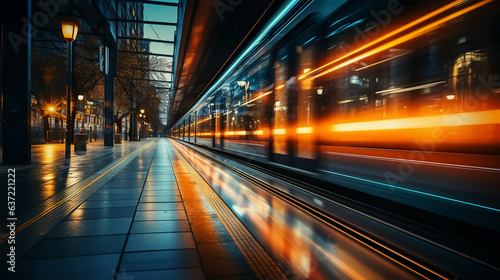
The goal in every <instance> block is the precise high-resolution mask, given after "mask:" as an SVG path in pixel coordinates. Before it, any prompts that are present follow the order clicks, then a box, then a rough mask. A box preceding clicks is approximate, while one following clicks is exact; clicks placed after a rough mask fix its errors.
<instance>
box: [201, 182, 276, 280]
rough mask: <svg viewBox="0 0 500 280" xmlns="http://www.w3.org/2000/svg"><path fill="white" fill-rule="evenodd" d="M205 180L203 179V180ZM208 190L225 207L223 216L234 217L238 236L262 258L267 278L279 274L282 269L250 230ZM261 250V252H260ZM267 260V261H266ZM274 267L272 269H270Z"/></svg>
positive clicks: (232, 222) (260, 259) (233, 225)
mask: <svg viewBox="0 0 500 280" xmlns="http://www.w3.org/2000/svg"><path fill="white" fill-rule="evenodd" d="M202 180H203V179H202ZM207 188H208V192H209V193H210V196H211V197H215V199H216V200H217V201H219V203H218V205H223V206H222V208H223V210H222V211H224V212H223V214H224V215H225V216H226V217H227V216H228V215H229V216H231V217H233V218H232V219H231V218H229V222H230V224H229V226H231V227H233V228H235V230H237V231H238V234H239V236H241V237H242V238H243V239H244V240H246V241H247V242H250V243H251V245H252V246H250V250H251V252H253V253H254V254H256V255H257V257H260V258H258V259H257V261H259V264H261V265H263V266H264V267H263V269H264V270H266V271H267V272H268V274H267V278H269V277H268V276H269V275H273V274H275V273H276V272H279V271H280V269H279V268H278V267H277V266H276V265H274V264H275V262H274V260H272V259H271V258H270V257H269V255H268V254H267V252H265V251H264V250H263V249H262V247H261V246H260V244H258V243H257V241H256V240H255V238H252V237H251V236H252V235H251V233H249V232H248V230H247V229H246V228H245V227H244V226H243V225H242V224H241V223H239V222H238V218H237V217H236V216H235V215H234V213H232V211H231V210H230V209H229V208H228V207H224V206H225V204H224V202H223V201H222V200H221V199H220V198H219V196H218V195H217V194H216V193H215V192H214V191H213V190H212V189H211V188H210V186H207ZM259 249H261V250H259ZM264 259H265V260H264ZM269 265H270V266H272V268H271V267H269ZM277 277H278V279H281V277H280V276H277Z"/></svg>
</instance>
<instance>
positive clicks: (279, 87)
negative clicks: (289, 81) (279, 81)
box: [276, 85, 285, 89]
mask: <svg viewBox="0 0 500 280" xmlns="http://www.w3.org/2000/svg"><path fill="white" fill-rule="evenodd" d="M284 87H285V85H280V86H278V87H277V88H276V89H282V88H284Z"/></svg>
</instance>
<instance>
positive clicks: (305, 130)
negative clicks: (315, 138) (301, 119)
mask: <svg viewBox="0 0 500 280" xmlns="http://www.w3.org/2000/svg"><path fill="white" fill-rule="evenodd" d="M311 133H313V128H312V127H298V128H297V134H311Z"/></svg>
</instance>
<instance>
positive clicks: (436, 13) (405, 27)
mask: <svg viewBox="0 0 500 280" xmlns="http://www.w3.org/2000/svg"><path fill="white" fill-rule="evenodd" d="M462 2H464V0H457V1H454V2H451V3H450V4H448V5H446V6H443V7H441V8H439V9H437V10H435V11H434V12H431V13H429V14H427V15H425V16H423V17H421V18H419V19H417V20H414V21H412V22H410V23H408V24H406V25H404V26H402V27H400V28H398V29H396V30H394V31H392V32H390V33H387V34H386V35H384V36H382V37H379V38H378V39H375V40H374V41H372V42H370V43H368V44H366V45H364V46H362V47H360V48H358V49H356V50H354V51H352V52H350V53H348V54H346V55H344V56H342V57H339V58H337V59H335V60H333V61H330V62H328V63H327V64H325V65H323V66H320V67H318V68H316V69H314V70H313V71H310V72H308V73H305V74H303V75H301V76H299V80H302V79H304V78H306V77H307V76H309V75H311V74H312V73H314V72H315V71H317V70H321V69H323V68H326V67H328V66H330V65H332V64H334V63H335V62H338V61H340V60H342V59H344V58H346V57H349V56H351V55H353V54H355V53H358V52H360V51H362V50H364V49H366V48H368V47H371V46H373V45H375V44H377V43H379V42H381V41H383V40H385V39H387V38H390V37H392V36H394V35H396V34H398V33H401V32H403V31H405V30H407V29H409V28H411V27H413V26H415V25H417V24H419V23H422V22H424V21H426V20H428V19H430V18H432V17H434V16H436V15H438V14H440V13H443V12H444V11H447V10H449V9H451V8H453V7H455V6H456V5H458V4H460V3H462Z"/></svg>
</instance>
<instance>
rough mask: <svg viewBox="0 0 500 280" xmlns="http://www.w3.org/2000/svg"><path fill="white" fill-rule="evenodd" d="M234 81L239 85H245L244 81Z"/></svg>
mask: <svg viewBox="0 0 500 280" xmlns="http://www.w3.org/2000/svg"><path fill="white" fill-rule="evenodd" d="M236 83H237V84H238V85H239V86H240V87H242V86H245V85H246V84H247V82H245V81H237V82H236Z"/></svg>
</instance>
